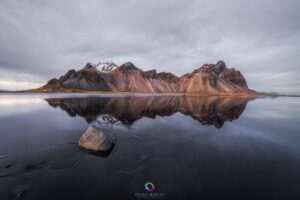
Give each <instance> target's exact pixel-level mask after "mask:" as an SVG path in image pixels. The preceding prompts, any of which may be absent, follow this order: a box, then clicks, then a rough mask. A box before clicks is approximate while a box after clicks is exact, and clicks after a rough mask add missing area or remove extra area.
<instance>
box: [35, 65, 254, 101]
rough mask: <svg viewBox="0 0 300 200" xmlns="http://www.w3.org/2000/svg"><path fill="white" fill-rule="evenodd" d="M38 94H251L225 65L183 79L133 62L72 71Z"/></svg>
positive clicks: (236, 72)
mask: <svg viewBox="0 0 300 200" xmlns="http://www.w3.org/2000/svg"><path fill="white" fill-rule="evenodd" d="M34 91H38V92H82V91H98V92H115V93H118V92H133V93H207V94H220V93H222V94H223V93H226V94H251V95H255V94H256V92H255V91H253V90H251V89H249V88H248V86H247V82H246V79H245V78H244V76H243V75H242V73H241V72H240V71H239V70H236V69H235V68H228V67H227V66H226V64H225V62H224V61H218V62H217V63H216V64H204V65H202V66H201V67H200V68H198V69H195V70H194V71H193V72H191V73H187V74H184V75H182V76H180V77H177V76H175V75H174V74H172V73H169V72H159V73H158V72H157V71H156V70H155V69H153V70H149V71H143V70H141V69H139V68H138V67H136V66H135V65H134V64H133V63H131V62H126V63H124V64H122V65H120V66H117V65H116V64H115V63H113V62H104V63H102V62H99V63H98V64H92V63H87V64H86V65H85V67H84V68H82V69H81V70H78V71H76V70H74V69H72V70H69V71H68V72H67V73H66V74H65V75H63V76H61V77H60V78H58V79H57V78H54V79H51V80H49V81H48V82H47V84H46V85H44V86H42V87H40V88H38V89H35V90H34Z"/></svg>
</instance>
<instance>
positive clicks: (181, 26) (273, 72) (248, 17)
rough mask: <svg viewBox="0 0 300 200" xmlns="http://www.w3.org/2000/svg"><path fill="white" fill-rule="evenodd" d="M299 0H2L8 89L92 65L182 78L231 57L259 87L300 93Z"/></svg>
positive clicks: (1, 70) (0, 42)
mask: <svg viewBox="0 0 300 200" xmlns="http://www.w3.org/2000/svg"><path fill="white" fill-rule="evenodd" d="M299 10H300V1H299V0H251V1H244V0H239V1H238V0H230V1H229V0H223V1H213V0H207V1H206V0H198V1H193V0H188V1H186V0H182V1H175V0H172V1H171V0H170V1H167V0H163V1H162V0H157V1H155V0H149V1H146V0H144V1H141V0H131V1H130V0H127V1H114V0H107V1H100V0H99V1H92V0H88V1H82V0H77V1H75V0H72V1H68V0H64V1H62V0H57V1H56V0H51V1H48V0H47V1H46V0H22V1H17V0H2V1H0V89H24V88H32V87H37V86H39V85H41V84H44V83H45V82H47V81H48V80H49V79H50V78H53V77H58V76H60V75H63V74H64V73H65V72H66V71H67V70H69V69H71V68H74V69H80V68H82V67H83V66H84V65H85V63H87V62H94V63H96V62H99V61H113V62H115V63H117V64H122V63H124V62H126V61H131V62H133V63H134V64H135V65H136V66H137V67H139V68H141V69H144V70H147V69H152V68H156V69H157V71H170V72H172V73H174V74H176V75H182V74H184V73H186V72H190V71H192V70H193V69H195V68H198V67H200V66H201V65H202V64H204V63H216V62H217V61H218V60H224V61H225V62H226V63H227V66H229V67H235V68H237V69H239V70H240V71H241V72H242V73H243V74H244V76H245V77H246V79H247V81H248V85H249V86H250V87H251V88H252V89H255V90H258V91H275V92H284V93H297V94H300V78H299V77H300V11H299Z"/></svg>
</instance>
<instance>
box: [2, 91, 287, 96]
mask: <svg viewBox="0 0 300 200" xmlns="http://www.w3.org/2000/svg"><path fill="white" fill-rule="evenodd" d="M3 93H9V94H11V93H18V94H22V93H24V94H104V95H171V96H252V97H256V96H257V97H261V96H282V95H273V94H268V93H258V92H257V93H223V92H222V93H177V92H170V93H146V92H145V93H143V92H103V91H93V90H88V91H86V90H72V91H55V92H52V91H36V90H24V91H0V94H3Z"/></svg>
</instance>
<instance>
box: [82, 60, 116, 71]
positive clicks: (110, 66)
mask: <svg viewBox="0 0 300 200" xmlns="http://www.w3.org/2000/svg"><path fill="white" fill-rule="evenodd" d="M87 65H90V66H92V67H94V68H96V69H97V70H98V71H100V72H103V73H108V72H111V71H113V70H115V69H117V68H118V65H116V64H115V63H113V62H98V63H97V64H93V63H88V64H87Z"/></svg>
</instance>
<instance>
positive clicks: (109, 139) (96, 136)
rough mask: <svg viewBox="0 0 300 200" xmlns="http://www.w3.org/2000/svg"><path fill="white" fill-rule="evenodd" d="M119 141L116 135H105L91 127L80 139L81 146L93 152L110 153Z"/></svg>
mask: <svg viewBox="0 0 300 200" xmlns="http://www.w3.org/2000/svg"><path fill="white" fill-rule="evenodd" d="M116 141H117V139H116V137H115V136H114V135H112V134H109V133H104V132H103V131H101V130H100V129H98V128H96V127H94V126H90V127H88V129H87V130H86V131H85V132H84V134H83V135H82V136H81V137H80V139H79V142H78V144H79V146H80V147H82V148H85V149H88V150H93V151H109V150H111V149H112V147H113V146H114V144H115V143H116Z"/></svg>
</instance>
